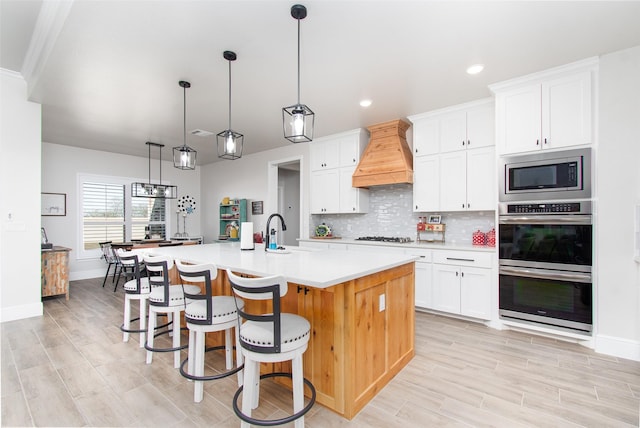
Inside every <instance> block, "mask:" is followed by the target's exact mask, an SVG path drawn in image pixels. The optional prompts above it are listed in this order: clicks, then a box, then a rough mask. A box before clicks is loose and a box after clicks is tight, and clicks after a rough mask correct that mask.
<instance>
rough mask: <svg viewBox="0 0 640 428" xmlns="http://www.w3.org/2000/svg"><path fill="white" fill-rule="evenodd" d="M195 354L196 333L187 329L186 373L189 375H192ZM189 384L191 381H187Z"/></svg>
mask: <svg viewBox="0 0 640 428" xmlns="http://www.w3.org/2000/svg"><path fill="white" fill-rule="evenodd" d="M195 354H196V332H195V331H193V330H191V329H189V348H188V350H187V373H189V374H190V375H194V374H195V371H194V369H193V367H194V365H195V358H196V357H195ZM189 381H190V382H191V379H189Z"/></svg>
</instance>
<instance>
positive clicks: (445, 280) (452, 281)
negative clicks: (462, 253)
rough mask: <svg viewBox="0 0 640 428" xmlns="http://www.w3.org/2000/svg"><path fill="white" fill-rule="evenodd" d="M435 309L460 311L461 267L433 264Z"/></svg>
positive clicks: (457, 312) (456, 312)
mask: <svg viewBox="0 0 640 428" xmlns="http://www.w3.org/2000/svg"><path fill="white" fill-rule="evenodd" d="M433 309H436V310H438V311H443V312H451V313H454V314H459V313H460V268H459V267H458V266H449V265H440V264H433Z"/></svg>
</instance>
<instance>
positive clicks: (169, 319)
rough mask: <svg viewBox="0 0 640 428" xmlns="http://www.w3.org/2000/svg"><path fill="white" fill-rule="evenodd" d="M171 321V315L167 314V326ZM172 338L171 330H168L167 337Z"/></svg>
mask: <svg viewBox="0 0 640 428" xmlns="http://www.w3.org/2000/svg"><path fill="white" fill-rule="evenodd" d="M172 321H173V314H172V313H171V312H168V313H167V324H168V323H170V322H172ZM172 336H173V330H169V337H172Z"/></svg>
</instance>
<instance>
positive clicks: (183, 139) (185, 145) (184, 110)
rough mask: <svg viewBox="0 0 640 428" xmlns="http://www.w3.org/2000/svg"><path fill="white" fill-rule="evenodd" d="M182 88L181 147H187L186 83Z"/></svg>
mask: <svg viewBox="0 0 640 428" xmlns="http://www.w3.org/2000/svg"><path fill="white" fill-rule="evenodd" d="M182 89H183V94H184V98H183V99H184V101H183V106H184V108H183V110H182V111H183V112H184V116H183V120H182V124H183V127H182V131H183V132H182V146H183V148H185V149H186V148H187V87H186V85H185V86H184V87H183V88H182Z"/></svg>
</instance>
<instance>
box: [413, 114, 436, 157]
mask: <svg viewBox="0 0 640 428" xmlns="http://www.w3.org/2000/svg"><path fill="white" fill-rule="evenodd" d="M409 119H410V120H411V121H412V122H413V157H414V159H415V158H416V156H427V155H434V154H437V153H438V150H439V145H440V143H439V141H440V121H439V120H438V119H437V118H435V119H434V118H424V119H417V118H409Z"/></svg>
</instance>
